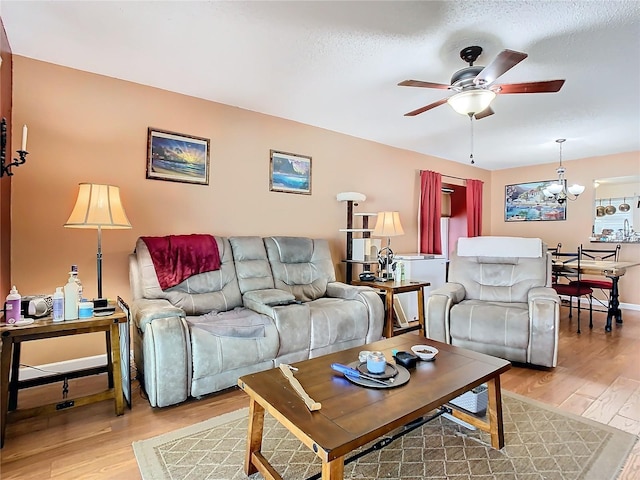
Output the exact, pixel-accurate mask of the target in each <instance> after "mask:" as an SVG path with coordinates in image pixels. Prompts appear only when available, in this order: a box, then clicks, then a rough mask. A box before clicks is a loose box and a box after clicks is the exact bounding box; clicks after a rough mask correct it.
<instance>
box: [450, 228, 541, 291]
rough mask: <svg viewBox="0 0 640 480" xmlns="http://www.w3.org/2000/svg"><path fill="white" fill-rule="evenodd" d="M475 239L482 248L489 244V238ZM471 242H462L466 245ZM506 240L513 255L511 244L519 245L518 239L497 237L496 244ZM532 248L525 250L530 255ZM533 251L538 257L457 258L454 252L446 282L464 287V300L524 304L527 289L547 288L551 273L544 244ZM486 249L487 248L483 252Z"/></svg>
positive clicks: (528, 247)
mask: <svg viewBox="0 0 640 480" xmlns="http://www.w3.org/2000/svg"><path fill="white" fill-rule="evenodd" d="M477 238H478V243H481V244H482V245H483V246H485V247H486V245H487V243H488V242H491V238H490V237H477ZM505 238H507V239H506V240H505ZM514 238H515V237H514ZM480 239H481V240H480ZM470 240H471V239H465V241H466V242H467V243H468V242H469V241H470ZM526 240H530V239H526ZM505 241H506V242H508V243H510V244H511V246H512V252H513V251H515V250H516V249H515V248H514V247H513V245H514V243H518V242H517V240H515V239H514V240H510V239H508V237H497V238H496V244H497V245H500V244H502V243H503V242H505ZM522 243H523V244H524V243H529V242H522ZM532 248H533V247H531V245H528V246H527V248H526V249H525V250H526V251H527V252H531V251H532ZM536 248H537V250H540V253H539V255H540V256H539V257H535V256H523V257H516V256H511V257H498V256H491V257H489V256H458V255H457V252H454V253H453V254H452V255H451V259H450V264H449V281H450V282H456V283H460V284H462V285H463V286H464V288H465V291H466V294H465V299H473V300H481V301H493V302H506V303H512V302H521V303H526V302H527V301H528V293H529V290H531V288H533V287H544V286H546V285H547V284H548V281H549V272H550V271H551V266H550V263H551V259H550V257H549V256H548V255H547V246H546V244H544V243H542V242H540V246H539V247H536ZM487 250H490V249H486V248H485V249H484V251H487ZM498 250H499V249H498ZM528 254H529V253H528ZM467 255H468V250H467Z"/></svg>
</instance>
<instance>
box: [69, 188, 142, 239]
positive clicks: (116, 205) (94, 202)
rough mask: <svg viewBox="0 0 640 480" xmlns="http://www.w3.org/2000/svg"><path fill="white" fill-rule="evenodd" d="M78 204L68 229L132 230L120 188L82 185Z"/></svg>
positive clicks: (71, 216) (72, 213) (72, 212)
mask: <svg viewBox="0 0 640 480" xmlns="http://www.w3.org/2000/svg"><path fill="white" fill-rule="evenodd" d="M79 187H80V188H79V190H78V198H77V199H76V204H75V206H74V207H73V210H72V211H71V215H69V219H68V220H67V223H65V224H64V226H65V227H68V228H102V229H124V228H131V223H129V219H128V218H127V214H126V213H125V212H124V208H123V207H122V202H121V201H120V188H118V187H115V186H113V185H99V184H95V183H81V184H80V185H79Z"/></svg>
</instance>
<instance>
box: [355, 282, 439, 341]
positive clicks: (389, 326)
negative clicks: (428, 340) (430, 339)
mask: <svg viewBox="0 0 640 480" xmlns="http://www.w3.org/2000/svg"><path fill="white" fill-rule="evenodd" d="M351 284H352V285H363V286H366V287H373V288H377V289H380V290H384V293H385V302H384V303H385V307H384V309H385V320H384V328H383V330H382V333H383V334H384V336H385V337H387V338H391V337H393V336H394V335H398V334H400V333H405V332H408V331H411V330H418V329H420V334H421V335H422V336H425V329H424V290H423V288H424V287H428V286H429V285H431V283H429V282H416V281H411V280H405V281H402V282H400V283H397V282H395V281H393V280H389V281H386V282H376V281H371V282H365V281H361V280H354V281H353V282H351ZM405 292H416V293H417V294H418V322H417V324H415V325H413V326H410V327H403V328H397V329H394V328H393V296H394V295H395V294H396V293H405Z"/></svg>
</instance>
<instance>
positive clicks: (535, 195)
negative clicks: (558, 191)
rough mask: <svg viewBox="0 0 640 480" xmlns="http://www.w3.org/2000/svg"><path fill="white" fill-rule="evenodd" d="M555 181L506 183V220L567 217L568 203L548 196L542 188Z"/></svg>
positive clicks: (524, 220) (522, 220)
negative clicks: (559, 201)
mask: <svg viewBox="0 0 640 480" xmlns="http://www.w3.org/2000/svg"><path fill="white" fill-rule="evenodd" d="M552 183H555V181H554V180H546V181H543V182H530V183H517V184H515V185H506V186H505V193H504V220H505V222H532V221H543V222H544V221H555V220H566V219H567V203H566V202H565V203H558V202H557V201H555V200H554V199H549V198H547V197H546V196H545V195H544V193H542V190H544V189H545V188H546V187H548V186H549V185H551V184H552Z"/></svg>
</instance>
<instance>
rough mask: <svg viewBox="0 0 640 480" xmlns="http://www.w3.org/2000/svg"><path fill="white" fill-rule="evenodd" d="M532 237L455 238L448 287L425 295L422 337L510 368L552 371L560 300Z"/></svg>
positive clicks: (543, 255) (543, 248) (537, 242)
mask: <svg viewBox="0 0 640 480" xmlns="http://www.w3.org/2000/svg"><path fill="white" fill-rule="evenodd" d="M550 280H551V257H550V256H549V255H548V254H547V247H546V245H545V244H544V243H543V242H542V241H541V240H540V239H538V238H519V237H474V238H460V239H459V240H458V247H457V249H456V252H454V253H453V254H452V256H451V259H450V264H449V277H448V282H447V283H446V284H445V285H444V286H443V287H441V288H438V289H435V290H432V291H431V292H430V295H429V298H428V300H427V305H426V314H425V323H426V325H425V327H426V335H427V337H429V338H432V339H434V340H439V341H442V342H446V343H449V344H451V345H455V346H459V347H463V348H468V349H469V350H474V351H477V352H481V353H486V354H489V355H494V356H497V357H501V358H505V359H507V360H511V361H514V362H522V363H530V364H534V365H541V366H545V367H555V366H556V363H557V356H558V322H559V306H560V298H559V297H558V295H557V294H556V292H555V291H554V290H553V289H552V288H550Z"/></svg>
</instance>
